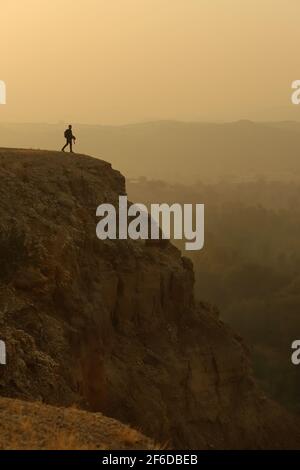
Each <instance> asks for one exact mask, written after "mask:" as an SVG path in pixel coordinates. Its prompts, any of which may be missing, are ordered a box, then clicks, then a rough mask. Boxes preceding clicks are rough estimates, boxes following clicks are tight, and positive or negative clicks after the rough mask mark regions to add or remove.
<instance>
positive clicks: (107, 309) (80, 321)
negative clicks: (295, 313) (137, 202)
mask: <svg viewBox="0 0 300 470" xmlns="http://www.w3.org/2000/svg"><path fill="white" fill-rule="evenodd" d="M25 175H26V178H25ZM0 179H1V185H0V233H3V234H5V236H3V237H0V265H1V274H0V338H1V339H4V340H5V341H6V343H7V355H8V364H7V366H6V367H5V368H3V367H1V369H0V374H1V375H0V394H1V395H4V396H7V397H18V398H22V399H30V400H42V401H43V402H46V403H49V404H52V405H60V406H70V405H73V404H74V403H77V404H78V406H81V407H85V408H86V409H89V410H92V411H96V412H103V413H105V414H106V415H108V416H111V417H114V418H117V419H119V420H121V421H123V422H124V423H128V424H130V425H132V426H134V427H136V428H138V429H141V430H143V432H144V433H145V434H146V435H149V436H150V437H153V438H154V439H155V440H156V441H159V442H166V441H168V440H169V441H170V443H171V444H172V445H174V446H177V447H180V448H184V447H189V448H195V449H196V448H203V449H208V448H270V447H272V448H288V447H295V446H299V443H300V438H299V432H298V422H297V421H296V420H295V419H294V418H292V417H291V416H289V415H288V413H287V412H285V411H284V410H282V409H281V408H280V407H279V406H277V405H276V404H274V403H272V402H271V401H269V400H268V399H265V398H264V397H263V395H262V393H261V391H260V390H259V388H258V387H257V385H256V383H255V381H254V380H253V377H252V372H251V365H250V360H249V354H248V351H247V349H246V347H245V346H244V344H243V342H242V341H241V339H240V338H239V337H237V336H235V335H234V334H233V333H232V332H231V330H230V329H229V328H228V327H226V326H225V325H224V324H223V323H222V322H221V321H219V320H218V318H217V314H216V311H215V310H214V309H213V308H211V307H210V306H208V305H206V304H200V305H199V306H196V305H195V302H194V295H193V283H194V274H193V269H192V265H191V263H190V262H189V261H188V260H186V259H185V258H182V257H181V254H180V252H179V251H178V250H177V249H175V248H174V247H173V246H172V245H171V244H170V243H163V244H162V245H161V246H160V244H157V243H156V244H153V245H152V244H151V243H150V244H145V243H143V242H132V241H126V240H124V241H123V240H121V241H100V240H98V239H97V238H96V232H95V227H96V218H95V211H96V207H97V206H98V205H99V204H101V203H103V202H112V203H113V202H117V200H118V196H119V195H120V194H125V180H124V178H123V176H122V175H120V173H119V172H117V171H115V170H113V169H112V168H111V166H110V165H109V164H108V163H106V162H103V161H101V160H97V159H93V158H91V157H87V156H82V155H71V156H70V155H67V154H64V155H62V154H61V153H58V152H46V151H29V150H7V149H3V150H0ZM62 201H63V202H62ZM32 208H35V211H34V212H35V214H36V216H35V217H32V214H31V212H30V209H32Z"/></svg>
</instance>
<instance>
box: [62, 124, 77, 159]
mask: <svg viewBox="0 0 300 470" xmlns="http://www.w3.org/2000/svg"><path fill="white" fill-rule="evenodd" d="M64 136H65V138H66V140H67V143H66V145H64V146H63V148H62V149H61V151H62V152H64V151H65V148H66V147H68V145H70V152H71V153H73V148H72V145H73V141H74V143H75V140H76V137H75V136H74V135H73V132H72V126H71V124H70V125H69V127H68V129H66V130H65V134H64Z"/></svg>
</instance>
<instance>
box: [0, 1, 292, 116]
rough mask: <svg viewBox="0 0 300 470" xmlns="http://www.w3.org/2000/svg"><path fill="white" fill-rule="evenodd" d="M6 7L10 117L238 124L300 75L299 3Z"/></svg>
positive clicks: (278, 100)
mask: <svg viewBox="0 0 300 470" xmlns="http://www.w3.org/2000/svg"><path fill="white" fill-rule="evenodd" d="M0 8H1V10H0V13H1V29H0V58H1V62H0V64H1V67H0V79H1V80H4V81H5V83H6V86H7V105H6V106H2V107H1V108H0V120H1V121H15V122H17V121H27V122H28V121H34V122H40V121H43V122H45V121H47V122H57V121H60V120H66V121H68V120H72V122H85V123H103V124H105V123H107V124H116V123H125V122H132V121H140V120H148V119H149V120H150V119H199V120H230V119H239V118H243V117H246V116H247V115H248V113H249V112H250V113H251V112H253V113H255V112H256V111H259V110H260V109H267V108H270V109H272V108H273V107H280V106H288V105H290V94H291V91H290V86H291V82H292V81H293V80H296V79H300V53H299V47H300V46H299V45H300V28H299V18H300V2H299V0H289V1H286V0H243V1H241V0H76V1H74V0H21V1H20V0H1V1H0ZM299 113H300V109H299Z"/></svg>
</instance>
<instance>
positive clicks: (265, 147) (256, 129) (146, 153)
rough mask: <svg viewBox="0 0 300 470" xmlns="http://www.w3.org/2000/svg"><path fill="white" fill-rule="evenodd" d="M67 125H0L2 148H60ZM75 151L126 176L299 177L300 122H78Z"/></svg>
mask: <svg viewBox="0 0 300 470" xmlns="http://www.w3.org/2000/svg"><path fill="white" fill-rule="evenodd" d="M64 128H65V124H64V123H61V124H53V125H52V124H0V145H1V146H2V147H22V148H46V149H58V150H59V149H60V148H61V147H62V144H63V142H64V139H63V131H64ZM74 133H75V135H77V137H78V141H77V142H78V143H77V144H76V147H75V151H78V152H79V153H82V152H84V153H90V154H93V155H95V156H98V157H100V158H103V159H105V160H107V161H109V162H111V163H112V165H113V166H114V167H117V168H119V169H120V170H121V171H122V173H123V174H125V175H126V176H127V177H131V178H136V177H139V176H146V177H148V178H156V179H163V180H166V181H177V182H178V181H183V182H185V183H189V182H195V181H197V180H199V179H201V180H203V179H210V180H211V179H213V180H219V179H224V178H230V179H248V178H255V177H258V176H260V177H261V176H263V177H266V178H269V179H285V180H288V179H290V178H293V179H294V178H298V175H299V174H300V123H299V122H296V121H284V122H270V123H254V122H252V121H246V120H244V121H237V122H232V123H223V124H222V123H221V124H215V123H192V122H191V123H185V122H175V121H158V122H148V123H140V124H130V125H124V126H96V125H95V126H93V125H81V124H78V125H76V124H74Z"/></svg>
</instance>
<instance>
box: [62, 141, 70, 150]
mask: <svg viewBox="0 0 300 470" xmlns="http://www.w3.org/2000/svg"><path fill="white" fill-rule="evenodd" d="M68 145H69V144H68V142H67V143H66V144H65V145H64V146H63V148H62V149H61V151H62V152H64V151H65V148H66V147H67V146H68Z"/></svg>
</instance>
